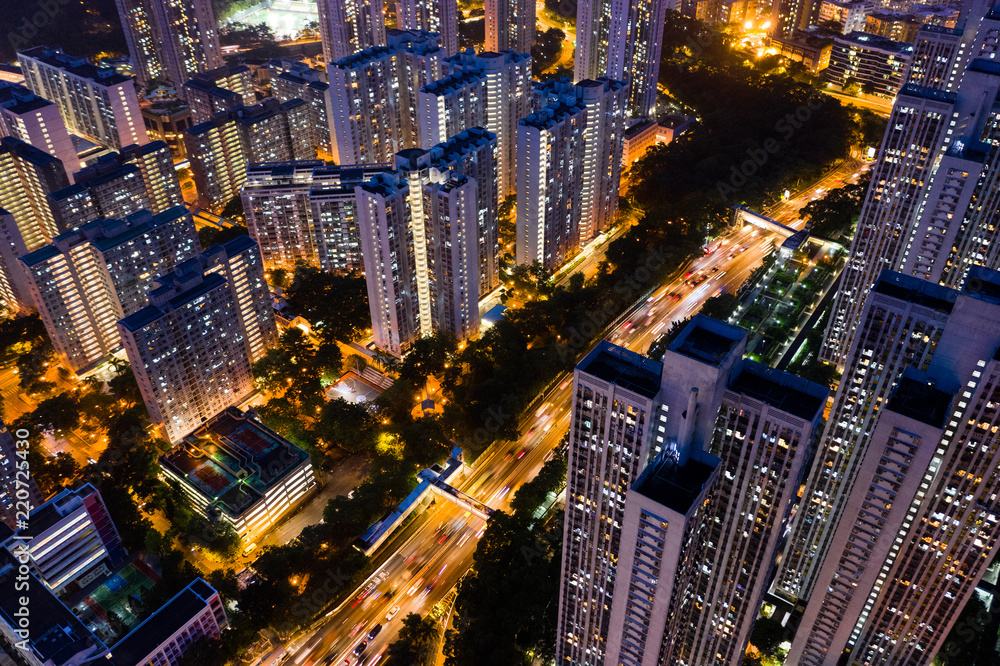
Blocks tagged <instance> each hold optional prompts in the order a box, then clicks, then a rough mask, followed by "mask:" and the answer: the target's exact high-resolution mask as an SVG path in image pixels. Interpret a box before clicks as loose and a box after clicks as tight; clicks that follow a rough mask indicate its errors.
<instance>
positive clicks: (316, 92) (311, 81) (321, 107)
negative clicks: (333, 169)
mask: <svg viewBox="0 0 1000 666" xmlns="http://www.w3.org/2000/svg"><path fill="white" fill-rule="evenodd" d="M308 72H309V73H310V74H312V76H311V77H310V78H304V77H303V76H300V75H299V74H296V73H293V72H281V73H279V74H272V75H271V93H272V94H273V95H274V96H275V97H277V98H278V100H279V101H281V102H288V101H291V100H293V99H296V98H298V99H301V100H303V101H304V102H305V103H306V107H307V109H308V111H309V137H310V140H311V141H312V145H313V150H314V151H315V154H316V156H317V157H322V158H326V157H328V156H332V155H333V143H332V140H331V138H330V117H331V116H332V115H333V106H332V104H331V101H330V85H329V84H328V83H326V82H325V81H323V80H321V79H320V78H319V75H320V74H322V72H320V71H318V70H308Z"/></svg>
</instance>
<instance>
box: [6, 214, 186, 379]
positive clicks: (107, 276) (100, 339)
mask: <svg viewBox="0 0 1000 666" xmlns="http://www.w3.org/2000/svg"><path fill="white" fill-rule="evenodd" d="M200 251H201V245H200V243H199V242H198V234H197V232H196V231H195V228H194V221H193V220H192V218H191V214H190V213H188V212H187V210H186V209H185V208H184V207H182V206H176V207H175V208H172V209H170V210H168V211H165V212H163V213H160V214H159V215H153V214H152V213H150V212H148V211H139V212H137V213H133V214H132V215H129V216H128V217H126V218H124V219H121V220H115V219H106V218H102V219H98V220H94V221H93V222H89V223H87V224H84V225H83V226H81V227H80V228H79V229H76V230H74V231H69V232H66V233H64V234H62V235H60V236H57V237H56V238H55V239H54V240H53V242H52V243H51V244H50V245H46V246H45V247H42V248H41V249H38V250H36V251H34V252H31V253H29V254H26V255H24V256H23V257H21V262H22V263H23V264H24V266H25V269H26V271H27V274H28V276H29V280H30V282H29V285H30V289H31V292H32V297H33V300H34V302H35V305H36V306H37V307H38V314H39V316H40V317H41V319H42V323H44V324H45V330H46V331H47V332H48V334H49V339H50V340H51V341H52V346H53V347H54V348H55V350H56V352H57V353H58V354H59V355H60V356H61V357H62V358H63V360H64V362H65V363H66V365H67V367H69V368H70V369H71V370H73V372H76V373H77V374H80V373H84V372H87V371H89V370H91V369H93V368H95V367H96V366H97V365H99V364H100V363H102V362H103V361H105V360H107V358H108V357H109V356H110V355H111V354H113V353H114V352H116V351H118V350H119V349H121V346H122V343H121V338H120V337H119V334H118V329H117V327H116V322H117V321H118V320H119V319H121V318H122V317H125V316H128V315H131V314H132V313H134V312H137V311H138V310H140V309H141V308H143V307H145V306H146V296H147V294H148V292H149V290H150V289H151V287H152V284H153V280H154V279H155V277H156V276H157V275H160V274H163V273H167V272H169V271H171V270H173V268H174V266H175V265H177V264H178V263H179V262H182V261H185V260H187V259H189V258H191V257H193V256H196V255H197V254H198V253H199V252H200Z"/></svg>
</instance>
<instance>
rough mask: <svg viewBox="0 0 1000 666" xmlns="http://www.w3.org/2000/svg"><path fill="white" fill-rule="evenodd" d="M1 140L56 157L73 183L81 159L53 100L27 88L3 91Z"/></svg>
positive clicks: (11, 87) (0, 93)
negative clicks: (27, 145) (7, 138)
mask: <svg viewBox="0 0 1000 666" xmlns="http://www.w3.org/2000/svg"><path fill="white" fill-rule="evenodd" d="M0 136H12V137H14V138H16V139H20V140H21V141H24V142H25V143H30V144H31V145H32V146H34V147H35V148H37V149H38V150H41V151H43V152H46V153H48V154H49V155H52V156H53V157H55V158H56V159H58V160H59V161H60V162H62V165H63V167H64V168H65V169H66V176H67V177H68V178H69V180H70V182H73V173H74V172H75V171H77V170H78V169H79V168H80V158H79V157H77V154H76V148H75V147H74V146H73V140H72V139H70V138H69V132H67V131H66V123H65V121H63V119H62V116H61V115H59V107H58V106H56V105H55V104H53V103H52V102H50V101H49V100H47V99H43V98H41V97H38V96H37V95H35V93H33V92H31V91H30V90H28V89H27V88H25V87H24V86H15V85H7V86H2V87H0Z"/></svg>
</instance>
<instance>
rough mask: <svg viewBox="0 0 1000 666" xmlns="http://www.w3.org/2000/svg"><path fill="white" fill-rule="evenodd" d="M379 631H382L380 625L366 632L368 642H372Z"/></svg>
mask: <svg viewBox="0 0 1000 666" xmlns="http://www.w3.org/2000/svg"><path fill="white" fill-rule="evenodd" d="M380 631H382V625H381V624H376V625H375V626H374V627H372V630H371V631H369V632H368V640H372V639H373V638H375V637H376V636H378V632H380Z"/></svg>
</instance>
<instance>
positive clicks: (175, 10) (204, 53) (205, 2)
mask: <svg viewBox="0 0 1000 666" xmlns="http://www.w3.org/2000/svg"><path fill="white" fill-rule="evenodd" d="M115 4H116V5H117V6H118V16H119V18H120V19H121V22H122V27H123V28H124V29H125V41H126V42H127V43H128V51H129V55H130V56H131V58H132V65H133V67H134V68H135V72H136V77H137V83H138V84H139V88H140V90H141V91H142V92H146V91H148V90H150V89H152V88H154V87H156V86H157V85H166V86H168V87H171V88H174V89H175V90H177V91H178V92H180V89H181V86H182V85H183V84H184V82H185V81H187V80H188V79H190V78H192V77H193V76H194V75H195V74H198V73H200V72H205V71H208V70H211V69H215V68H217V67H222V65H223V62H222V49H221V48H220V47H219V35H218V31H217V28H216V25H215V14H214V12H213V11H212V2H211V0H116V1H115ZM128 143H132V142H131V141H130V142H128Z"/></svg>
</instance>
